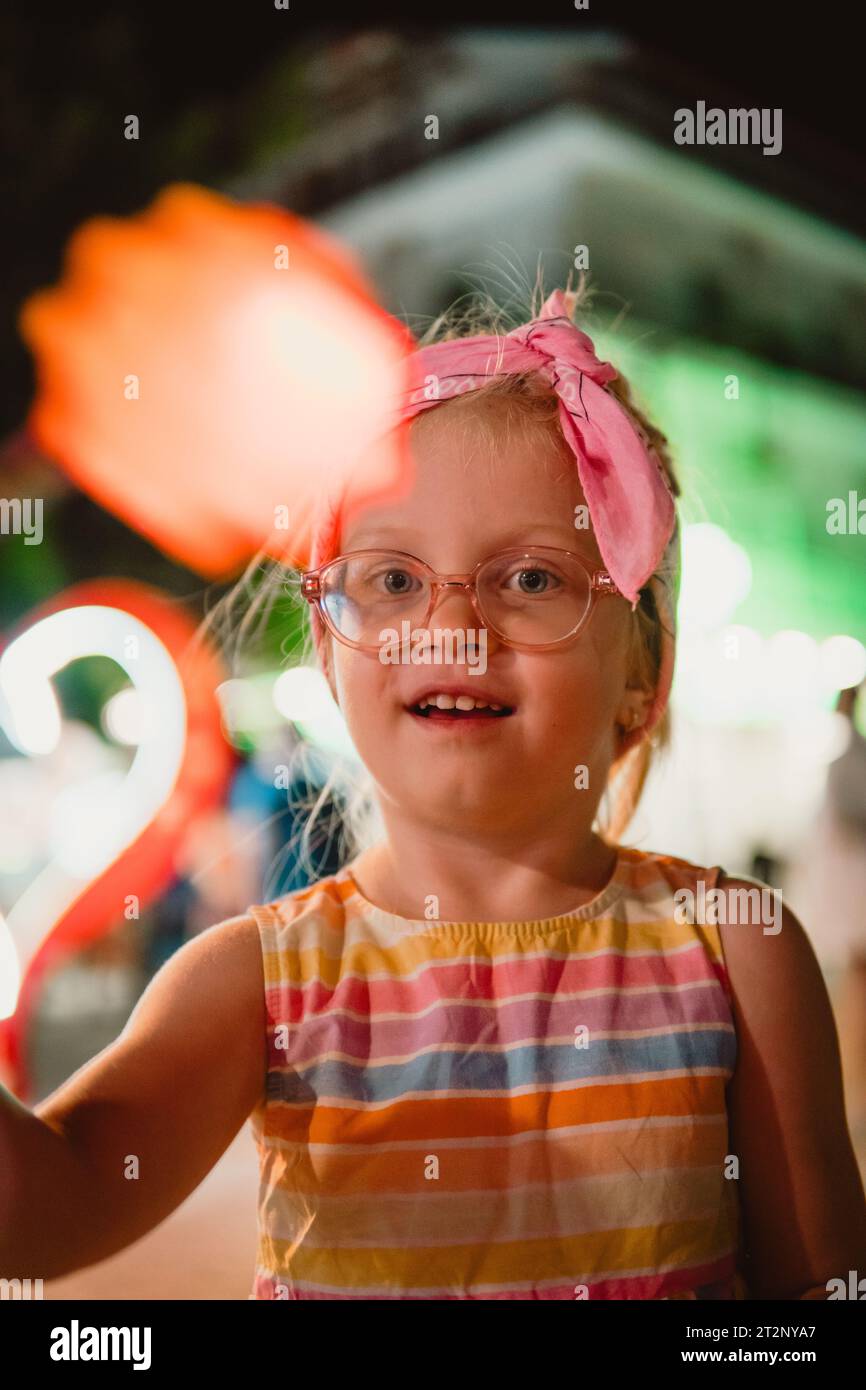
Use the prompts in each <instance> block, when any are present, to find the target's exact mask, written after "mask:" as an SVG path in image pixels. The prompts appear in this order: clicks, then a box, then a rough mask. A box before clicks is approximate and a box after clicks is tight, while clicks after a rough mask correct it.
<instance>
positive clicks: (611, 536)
mask: <svg viewBox="0 0 866 1390" xmlns="http://www.w3.org/2000/svg"><path fill="white" fill-rule="evenodd" d="M407 367H408V378H407V379H408V385H407V387H406V391H405V395H404V397H403V399H402V400H401V403H400V406H399V411H398V419H399V420H400V421H402V422H405V421H407V420H410V419H411V418H413V417H414V416H415V415H418V414H420V413H421V411H423V410H428V409H430V408H431V407H433V406H437V405H440V404H441V403H442V402H443V401H447V400H450V399H452V398H453V397H455V396H460V395H463V394H464V393H466V392H470V391H476V390H478V389H479V388H480V387H481V386H483V385H484V384H485V382H487V381H489V380H490V379H491V378H493V377H497V376H510V375H513V374H515V373H518V372H527V371H533V372H539V373H541V375H542V376H543V377H545V379H546V380H547V381H548V382H549V383H550V385H551V387H552V388H553V390H554V391H555V393H556V395H557V396H558V397H559V421H560V426H561V428H562V433H563V435H564V437H565V440H566V443H567V444H568V445H569V446H570V448H571V450H572V452H573V453H574V456H575V460H576V462H577V472H578V478H579V479H580V485H581V488H582V490H583V494H584V496H585V498H586V503H587V507H588V508H589V514H590V518H591V521H592V525H593V530H594V533H595V537H596V540H597V542H598V548H599V551H600V553H601V557H602V559H603V561H604V563H605V566H606V567H607V570H608V572H609V574H610V575H611V577H612V579H613V580H614V583H615V584H616V586H617V588H618V590H619V591H620V593H621V594H623V595H625V597H626V598H627V599H629V601H630V602H631V606H632V611H634V609H635V608H636V607H637V604H638V601H639V597H640V590H641V589H642V588H643V587H644V586H645V585H646V584H647V582H648V581H649V585H650V587H651V589H652V592H653V594H654V597H655V600H656V607H657V610H658V613H659V618H660V620H661V626H662V643H661V661H660V671H659V680H658V685H657V687H656V693H655V697H654V700H653V703H652V706H651V708H650V711H649V714H648V716H647V719H646V721H645V722H644V724H643V725H642V726H641V728H640V729H637V730H635V731H633V732H632V733H630V734H626V735H625V737H624V739H623V741H622V744H621V749H620V756H622V753H624V752H626V751H627V750H628V749H629V748H631V747H632V746H633V745H634V744H635V743H637V742H639V741H640V740H641V739H642V738H644V737H646V735H647V734H648V733H649V731H650V730H651V729H652V728H653V726H654V725H655V724H657V723H658V721H659V719H660V718H661V716H662V714H663V713H664V709H665V706H666V704H667V700H668V695H669V693H670V686H671V681H672V679H673V666H674V642H675V631H676V605H677V598H678V594H679V579H680V566H679V561H680V548H679V526H678V523H677V514H676V507H675V504H674V498H673V494H672V492H671V490H670V487H669V485H668V481H667V478H666V477H665V474H664V471H663V469H662V467H661V464H660V462H659V460H658V459H657V458H656V457H655V455H654V454H653V453H652V451H651V449H650V447H649V445H648V443H647V442H646V441H645V440H644V439H643V438H642V436H641V433H639V431H638V429H637V427H636V426H635V424H634V423H633V421H632V420H631V418H630V416H629V415H628V414H627V412H626V411H625V410H624V408H623V407H622V406H621V405H620V403H619V401H618V400H617V399H616V397H615V396H613V395H611V394H610V392H608V391H605V390H604V386H605V384H606V383H607V382H609V381H613V380H614V378H615V377H616V376H618V372H617V370H616V368H615V367H614V366H612V364H611V363H610V362H600V361H599V359H598V357H597V356H596V354H595V348H594V345H593V342H592V339H591V338H589V337H588V335H587V334H586V333H584V332H582V331H581V330H580V329H579V328H577V327H576V326H575V324H573V323H572V322H571V317H570V315H569V311H568V301H567V299H566V296H565V294H564V293H563V291H562V290H554V292H553V294H551V295H550V296H549V298H548V299H547V300H546V301H545V303H544V305H543V307H542V309H541V312H540V314H539V315H538V317H537V318H535V319H532V320H530V321H529V322H528V323H525V324H521V326H520V327H519V328H515V329H513V330H512V331H511V332H510V333H508V334H506V335H505V337H504V338H502V337H496V336H492V335H478V336H476V337H473V338H457V339H449V340H448V341H446V342H442V343H431V344H430V345H429V346H426V347H421V348H419V349H418V350H417V351H416V352H414V353H413V354H412V355H411V357H410V358H409V361H408V364H407ZM338 534H339V517H338V514H337V512H336V511H335V510H332V511H331V512H330V514H329V516H328V519H327V520H326V521H325V523H324V524H323V525H322V527H321V528H320V529H319V531H318V533H317V535H316V536H315V537H314V542H313V554H312V564H313V566H316V565H322V564H324V563H325V562H326V560H328V559H330V558H333V556H334V555H336V553H337V549H336V546H337V538H338ZM657 571H660V572H661V577H660V578H659V577H657V576H656V572H657ZM312 616H313V631H314V636H315V639H316V643H317V646H318V648H319V652H320V656H322V657H324V656H325V650H324V648H325V641H324V630H323V627H322V624H321V621H320V620H319V617H318V614H317V613H315V611H314V612H313V615H312Z"/></svg>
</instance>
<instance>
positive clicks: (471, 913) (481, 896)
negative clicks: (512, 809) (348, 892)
mask: <svg viewBox="0 0 866 1390" xmlns="http://www.w3.org/2000/svg"><path fill="white" fill-rule="evenodd" d="M544 850H545V847H543V846H542V847H539V848H536V849H535V850H534V851H533V854H532V857H529V856H527V855H521V856H520V857H519V858H518V857H516V856H514V855H511V854H509V855H505V854H501V853H498V852H480V853H479V852H477V851H476V852H472V851H469V850H467V847H466V845H465V844H463V845H461V846H457V845H456V844H452V845H444V846H441V845H436V846H435V847H431V846H429V845H427V844H424V845H419V846H417V848H414V849H401V850H400V851H397V850H395V847H394V846H393V844H392V843H391V842H390V841H388V840H384V841H382V843H381V844H378V845H375V846H374V847H373V848H372V849H369V850H366V851H365V852H364V853H363V854H361V855H359V856H358V858H357V859H356V860H355V861H354V862H353V865H352V873H353V876H354V878H355V881H356V882H357V884H358V887H359V888H360V890H361V892H362V893H363V895H364V897H365V898H367V899H368V901H370V902H372V903H375V905H376V906H377V907H380V908H383V909H384V910H385V911H386V912H391V913H394V914H395V915H397V916H399V917H407V918H410V919H412V920H418V919H420V918H423V917H424V916H425V915H426V913H425V909H426V906H427V902H428V900H429V898H430V897H431V896H432V897H435V898H436V899H437V900H438V901H437V912H436V916H437V917H439V918H440V919H441V920H442V921H452V922H456V921H477V922H483V921H489V922H499V921H520V920H531V919H535V918H543V917H558V916H560V915H561V914H563V913H566V912H569V911H571V910H572V909H573V908H577V907H580V906H582V905H583V904H584V903H587V902H590V901H591V900H592V899H593V898H595V897H596V896H597V895H598V894H599V893H600V892H602V890H603V889H604V888H605V887H606V885H607V884H608V883H609V881H610V879H611V877H612V876H613V873H614V871H615V868H616V862H617V850H616V848H615V847H612V846H611V845H609V844H607V843H606V842H605V841H604V840H602V839H601V838H600V836H598V835H596V834H594V833H592V832H590V833H589V835H588V836H587V838H586V840H585V841H584V843H583V844H582V845H581V846H580V847H579V848H578V849H577V850H575V849H574V848H573V847H569V848H568V851H567V852H566V851H563V853H562V856H561V862H560V860H559V858H558V857H557V855H556V854H555V853H554V852H553V850H552V849H550V848H548V852H547V853H545V852H544Z"/></svg>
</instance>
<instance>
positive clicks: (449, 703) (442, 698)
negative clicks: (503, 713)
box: [418, 695, 502, 710]
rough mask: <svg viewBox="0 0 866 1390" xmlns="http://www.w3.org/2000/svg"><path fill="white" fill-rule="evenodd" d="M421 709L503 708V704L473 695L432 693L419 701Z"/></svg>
mask: <svg viewBox="0 0 866 1390" xmlns="http://www.w3.org/2000/svg"><path fill="white" fill-rule="evenodd" d="M418 707H419V709H427V708H428V707H429V708H432V709H460V710H471V709H502V706H501V705H488V703H487V701H486V700H476V699H475V698H474V696H472V695H458V696H457V698H456V699H455V698H454V696H453V695H431V696H428V697H427V698H426V699H424V700H419V701H418Z"/></svg>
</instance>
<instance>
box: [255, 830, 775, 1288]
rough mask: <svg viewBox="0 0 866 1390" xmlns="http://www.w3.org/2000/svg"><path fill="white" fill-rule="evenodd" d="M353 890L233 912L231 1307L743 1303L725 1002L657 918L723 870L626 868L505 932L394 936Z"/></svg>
mask: <svg viewBox="0 0 866 1390" xmlns="http://www.w3.org/2000/svg"><path fill="white" fill-rule="evenodd" d="M351 869H352V866H351V865H348V866H347V867H346V868H344V869H343V870H341V871H340V872H339V873H337V874H335V875H332V876H331V877H329V878H325V879H322V880H321V881H320V882H319V883H317V884H315V885H314V886H313V887H311V888H308V889H306V890H304V891H302V892H296V893H292V894H290V895H288V896H286V897H283V898H280V899H278V900H277V901H274V902H271V903H268V904H264V905H256V906H252V907H250V909H249V913H250V915H251V916H252V917H254V918H255V921H256V923H257V925H258V931H259V936H260V940H261V947H262V953H263V961H264V975H265V989H266V1002H267V1015H268V1044H269V1052H268V1072H267V1084H266V1088H265V1090H264V1094H263V1096H262V1099H261V1101H260V1103H259V1104H258V1106H257V1107H256V1109H255V1110H254V1111H253V1113H252V1116H251V1120H252V1126H253V1133H254V1136H255V1140H256V1144H257V1148H258V1154H259V1164H260V1175H261V1177H260V1190H259V1203H258V1213H259V1225H258V1253H257V1268H256V1273H255V1279H254V1285H253V1292H252V1293H251V1295H250V1297H251V1298H257V1299H313V1298H317V1299H359V1298H360V1299H383V1298H384V1299H390V1298H395V1299H587V1298H589V1299H671V1298H680V1299H681V1298H709V1299H731V1298H744V1297H747V1296H748V1294H747V1290H746V1286H745V1282H744V1279H743V1277H742V1272H741V1260H740V1258H739V1230H740V1214H739V1200H738V1193H737V1182H736V1178H735V1177H733V1176H731V1175H730V1174H729V1172H728V1170H727V1168H726V1160H727V1156H728V1155H729V1152H730V1140H729V1136H728V1117H727V1111H726V1105H725V1085H726V1083H727V1081H728V1080H729V1078H730V1076H731V1073H732V1070H733V1067H734V1063H735V1059H736V1034H735V1031H734V1025H733V1017H732V1012H731V996H730V987H729V983H728V979H727V975H726V972H725V966H724V959H723V954H722V947H721V942H720V939H719V930H718V927H717V926H713V925H700V924H698V925H689V924H688V923H687V922H683V921H680V920H677V919H678V918H682V917H683V915H684V914H683V913H682V912H676V915H675V910H676V907H677V904H676V903H675V901H674V894H675V893H676V891H677V890H678V889H681V888H690V889H691V890H692V891H693V892H695V893H696V896H697V885H698V883H699V881H700V880H703V882H704V885H705V891H707V892H709V890H710V889H711V888H712V887H713V886H714V885H715V881H716V877H717V875H718V874H719V872H721V870H720V868H719V866H716V867H715V868H711V869H704V868H700V867H698V866H697V865H694V864H691V863H689V862H687V861H685V860H682V859H676V858H673V857H671V856H669V855H661V854H653V853H649V852H645V851H642V850H637V849H631V848H627V847H620V848H619V853H618V860H617V864H616V867H615V870H614V875H613V877H612V878H611V880H610V881H609V883H608V884H607V886H606V887H605V888H604V889H603V890H602V891H601V892H600V893H599V894H598V895H596V897H595V898H593V899H592V901H591V902H589V903H586V904H585V905H584V906H582V907H579V908H578V909H576V910H575V911H572V912H569V913H566V914H563V915H561V916H557V917H548V918H544V919H540V920H537V921H526V922H516V923H515V922H502V923H491V922H481V923H478V922H441V921H436V920H429V921H428V920H418V921H412V920H409V919H408V918H404V917H397V916H395V915H394V914H392V913H388V912H385V911H383V910H382V909H380V908H377V907H375V906H373V905H372V904H371V903H369V902H368V901H367V900H366V899H365V898H364V897H363V896H362V894H361V892H360V890H359V888H358V886H357V884H356V882H355V881H354V879H353V877H352V872H351ZM698 915H699V916H700V914H698ZM705 915H706V914H705Z"/></svg>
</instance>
